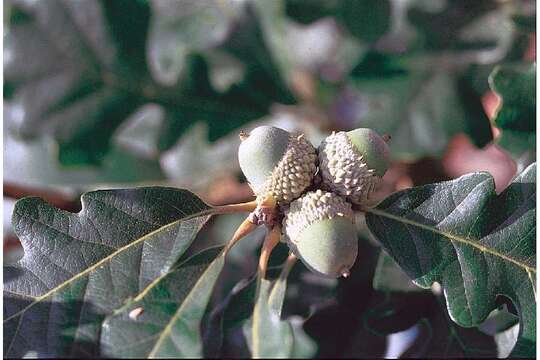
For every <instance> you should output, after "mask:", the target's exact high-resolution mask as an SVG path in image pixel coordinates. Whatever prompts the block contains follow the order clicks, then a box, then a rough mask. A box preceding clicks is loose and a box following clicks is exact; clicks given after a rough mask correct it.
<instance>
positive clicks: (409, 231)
mask: <svg viewBox="0 0 540 360" xmlns="http://www.w3.org/2000/svg"><path fill="white" fill-rule="evenodd" d="M535 177H536V163H535V164H533V165H531V166H529V167H528V168H527V169H526V170H525V171H524V172H522V173H521V174H520V175H519V176H518V177H516V179H515V180H514V181H513V183H512V184H510V185H509V187H508V188H507V189H506V190H505V191H503V192H502V193H501V194H500V195H498V196H497V195H496V193H495V185H494V181H493V178H492V177H491V176H490V175H489V174H487V173H474V174H470V175H465V176H463V177H461V178H459V179H456V180H452V181H447V182H442V183H438V184H431V185H425V186H421V187H417V188H413V189H409V190H404V191H400V192H397V193H395V194H393V195H391V196H389V197H388V198H387V199H385V200H384V201H383V202H381V203H380V204H379V205H378V206H377V207H375V208H373V209H367V210H366V211H367V216H366V222H367V224H368V227H369V229H370V230H371V231H372V232H373V233H374V234H375V236H376V237H377V238H378V239H379V241H380V242H381V244H382V245H383V247H384V249H385V250H386V251H387V252H388V254H389V255H390V256H392V257H393V258H394V260H396V262H397V263H398V264H399V265H400V266H401V268H402V269H403V270H404V271H405V272H406V273H407V275H409V276H410V277H411V278H412V279H414V281H415V283H416V284H418V285H420V286H423V287H428V286H430V285H431V284H432V283H433V282H435V281H437V282H439V283H440V284H441V286H442V288H443V289H444V293H445V295H446V302H447V307H448V311H449V313H450V317H451V318H452V320H454V321H455V322H456V323H458V324H459V325H461V326H465V327H470V326H477V325H479V324H480V323H481V322H483V321H484V320H485V319H486V318H487V316H488V315H489V314H490V312H491V311H492V310H493V309H494V308H495V307H496V297H497V295H499V294H501V295H504V296H506V297H508V298H509V299H510V300H511V301H512V302H513V304H514V305H515V307H516V308H517V309H518V312H519V317H520V323H521V328H520V336H519V340H518V343H517V344H516V347H515V348H514V351H513V354H514V355H516V356H518V355H524V356H527V355H531V354H534V351H535V350H534V349H535V341H536V319H535V315H534V314H535V312H536V296H535V283H536V282H535V277H536V261H535V254H536V249H535V234H536V225H535V215H536V182H535Z"/></svg>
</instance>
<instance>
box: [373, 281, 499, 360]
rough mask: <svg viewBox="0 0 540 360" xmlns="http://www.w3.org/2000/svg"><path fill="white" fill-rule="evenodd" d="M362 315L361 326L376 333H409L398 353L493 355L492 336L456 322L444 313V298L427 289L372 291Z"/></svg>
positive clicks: (455, 355)
mask: <svg viewBox="0 0 540 360" xmlns="http://www.w3.org/2000/svg"><path fill="white" fill-rule="evenodd" d="M363 317H364V327H365V328H366V329H367V330H368V331H369V332H370V333H372V334H375V335H377V336H387V335H391V334H397V333H399V332H403V331H407V332H408V333H409V334H408V336H407V338H409V339H410V342H409V343H408V344H407V341H406V340H405V344H404V345H403V346H404V349H403V351H404V352H403V353H402V354H401V355H399V356H400V357H405V358H433V357H435V358H440V357H467V358H468V357H485V356H494V355H495V344H494V339H493V337H492V336H488V335H486V334H484V333H482V332H480V331H479V330H478V329H475V328H462V327H460V326H458V325H456V324H455V323H454V322H453V321H452V320H451V319H450V318H449V317H448V314H447V313H446V309H445V306H444V300H443V299H441V298H440V297H438V296H435V295H433V294H432V293H431V292H427V291H426V292H423V293H394V292H393V293H384V294H376V296H375V297H374V298H372V300H371V306H370V307H369V309H368V310H367V311H366V313H365V314H364V316H363ZM389 341H390V339H389ZM390 342H392V341H390ZM390 348H392V346H390V347H389V349H390ZM389 349H388V350H389ZM387 354H388V353H387ZM387 356H388V355H387Z"/></svg>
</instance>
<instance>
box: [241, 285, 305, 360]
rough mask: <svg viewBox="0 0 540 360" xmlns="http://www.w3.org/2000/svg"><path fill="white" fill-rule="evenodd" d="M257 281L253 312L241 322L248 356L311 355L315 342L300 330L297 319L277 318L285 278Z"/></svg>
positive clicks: (279, 311) (282, 297)
mask: <svg viewBox="0 0 540 360" xmlns="http://www.w3.org/2000/svg"><path fill="white" fill-rule="evenodd" d="M258 281H259V284H258V289H257V297H256V299H257V300H256V302H255V306H254V308H253V315H252V317H251V318H250V319H249V320H248V321H247V322H246V323H245V325H244V334H245V336H246V342H247V344H248V346H249V348H250V351H251V354H252V357H254V358H261V357H262V358H269V357H285V358H287V357H295V356H298V357H302V358H304V357H307V358H309V357H312V356H313V355H314V353H315V351H316V348H315V344H314V343H313V341H312V340H311V339H310V338H309V337H308V336H307V335H306V334H305V333H304V331H303V329H302V327H301V324H300V323H301V321H300V323H299V322H298V319H297V320H292V319H287V320H281V319H280V318H281V310H282V307H283V301H284V299H285V291H286V289H287V280H286V277H284V276H280V277H279V278H278V279H277V280H276V281H271V280H267V279H258ZM293 323H296V324H295V325H293Z"/></svg>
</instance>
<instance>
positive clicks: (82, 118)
mask: <svg viewBox="0 0 540 360" xmlns="http://www.w3.org/2000/svg"><path fill="white" fill-rule="evenodd" d="M160 5H164V4H161V3H160ZM176 5H177V3H176V2H171V4H170V6H172V7H173V8H177V6H176ZM194 5H197V4H195V3H194ZM220 6H221V5H220ZM220 6H218V7H219V8H220V9H221V7H220ZM245 8H246V6H244V5H242V6H240V5H238V4H237V5H235V6H234V11H233V13H234V14H232V15H231V19H235V22H234V23H233V22H231V21H226V24H225V25H224V29H225V30H227V31H220V33H223V34H222V35H220V37H221V38H220V39H219V41H216V42H212V46H213V48H212V49H207V47H206V46H204V47H203V48H204V49H203V48H194V47H193V46H191V47H187V48H186V51H185V53H183V54H181V56H180V57H181V59H182V69H181V71H179V72H177V73H175V75H174V79H173V80H175V81H172V82H168V83H165V84H159V83H158V82H157V81H156V80H154V79H152V78H151V77H150V74H149V71H148V70H147V66H146V58H147V51H150V52H151V54H152V51H154V52H157V53H162V52H167V51H169V50H170V49H168V48H167V46H168V45H167V44H169V43H167V42H165V43H163V42H160V41H157V40H156V41H157V43H156V41H154V40H155V39H154V38H152V43H151V49H147V37H148V28H149V26H150V22H151V21H152V23H153V24H154V25H156V24H158V25H156V26H158V27H159V26H161V25H163V24H164V23H165V25H163V26H166V27H167V26H169V25H170V24H176V25H181V24H180V23H182V21H184V20H186V16H185V15H186V14H185V12H182V11H183V10H185V9H184V8H183V7H180V8H179V10H180V11H179V12H170V11H169V12H167V11H155V14H152V17H151V16H150V15H151V14H150V7H149V5H148V3H147V1H142V0H141V1H139V0H136V1H129V0H128V1H125V0H119V1H101V2H100V1H98V0H88V1H84V2H64V1H61V0H51V1H43V2H41V1H40V2H35V3H31V4H30V3H28V4H26V5H25V7H24V11H25V13H28V15H29V16H28V17H29V19H28V21H24V22H16V23H14V24H12V26H11V27H10V31H9V33H8V35H7V37H6V49H7V51H8V53H9V57H8V58H7V60H6V62H5V72H6V84H7V85H8V86H7V89H8V90H9V91H8V92H7V94H6V95H10V97H11V99H12V101H13V108H12V109H13V114H16V116H15V115H14V116H10V117H8V119H9V122H8V123H7V124H8V126H9V127H10V128H12V129H14V130H16V131H17V133H18V134H20V135H22V136H24V137H26V138H29V137H41V136H43V135H44V134H53V135H54V138H55V140H56V141H57V142H58V143H59V151H58V156H59V159H60V161H61V163H62V164H66V165H74V164H83V165H88V164H91V165H101V164H102V162H103V160H104V159H105V157H106V154H107V153H108V152H109V151H110V149H111V144H110V143H111V137H112V136H113V134H114V133H115V132H116V130H117V129H118V127H119V126H120V125H121V124H122V123H123V122H124V120H126V118H127V117H128V116H129V115H130V114H131V113H133V112H134V111H135V110H137V108H138V107H140V106H142V105H144V104H148V103H156V104H158V105H159V106H161V107H163V108H164V110H165V114H166V116H165V119H164V121H163V124H162V129H161V131H160V134H159V139H158V149H159V150H160V151H165V150H168V149H170V148H171V147H172V146H173V145H174V144H175V143H176V141H177V140H178V138H179V137H180V135H181V134H182V133H183V132H184V131H186V130H187V129H188V128H189V127H191V126H192V125H193V124H195V123H197V122H206V123H208V124H209V125H210V126H209V127H208V128H209V133H208V136H209V140H210V141H215V140H216V139H218V138H220V137H222V136H223V135H225V134H227V133H229V132H231V131H232V130H234V129H236V128H238V127H239V126H241V125H243V124H245V123H246V122H248V121H250V120H254V119H257V118H259V117H262V116H264V115H266V114H268V111H269V108H270V106H271V105H272V104H273V103H274V102H281V103H287V104H290V103H293V102H294V101H295V100H294V97H293V96H292V95H291V93H290V91H289V90H288V88H287V86H286V84H285V83H284V81H283V79H282V78H281V74H280V72H279V69H278V68H277V67H276V66H275V65H274V61H273V60H272V54H271V53H270V52H269V51H268V49H267V46H266V44H265V39H264V36H263V35H262V31H261V29H260V24H259V23H258V21H259V20H258V18H257V16H255V14H254V13H253V12H252V11H251V10H245ZM207 9H209V8H207ZM221 10H223V11H224V12H226V13H229V11H230V10H231V9H228V8H223V9H221ZM221 10H220V11H221ZM244 10H245V11H244ZM203 13H204V12H203ZM88 14H92V17H91V18H92V21H88V20H87V16H88ZM212 14H214V13H212ZM203 15H204V14H203ZM203 15H201V16H203ZM214 15H215V14H214ZM214 15H212V16H214ZM203 17H204V16H203ZM237 17H238V19H237ZM187 19H189V20H190V21H191V20H193V21H194V23H191V24H192V25H193V24H195V25H200V24H199V22H198V21H197V20H195V19H194V18H193V19H192V18H190V17H188V18H187ZM214 19H215V20H216V18H214ZM159 24H161V25H159ZM171 26H172V25H171ZM162 30H163V29H162ZM169 30H171V31H172V32H173V33H178V31H177V30H174V29H169ZM222 30H223V29H222ZM200 34H206V30H204V29H203V30H201V31H200ZM162 35H163V34H162ZM163 36H165V35H163ZM167 36H170V34H169V35H167ZM225 37H226V38H225ZM188 38H189V36H188ZM191 40H192V41H197V40H196V39H191ZM192 45H193V44H192ZM218 45H219V47H220V48H219V49H216V47H217V46H218ZM209 46H210V45H208V47H209ZM173 50H174V49H173ZM207 50H208V51H210V50H212V51H216V52H222V53H226V54H227V56H229V57H234V58H235V59H236V60H239V61H240V62H242V63H241V64H240V65H241V66H243V67H245V71H244V72H243V73H242V74H243V76H241V77H240V78H238V79H235V80H234V83H233V84H232V85H231V86H230V87H229V88H228V89H226V90H223V92H220V91H217V90H216V89H215V88H214V87H215V84H212V83H211V81H210V77H209V71H210V69H209V67H208V64H207V60H206V58H207V57H208V56H210V55H209V54H210V52H207V53H205V51H207ZM194 51H199V52H198V53H196V52H194ZM149 57H150V58H152V56H149ZM244 63H245V64H244ZM157 80H160V79H159V78H158V79H157ZM176 80H178V81H176Z"/></svg>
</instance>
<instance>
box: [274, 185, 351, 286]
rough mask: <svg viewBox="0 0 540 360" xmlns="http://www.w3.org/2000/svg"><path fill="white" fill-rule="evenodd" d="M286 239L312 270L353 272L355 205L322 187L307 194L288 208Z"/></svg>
mask: <svg viewBox="0 0 540 360" xmlns="http://www.w3.org/2000/svg"><path fill="white" fill-rule="evenodd" d="M283 231H284V235H285V236H284V238H285V240H286V241H287V243H288V245H289V247H290V248H291V250H292V251H293V252H294V254H295V255H296V256H297V257H298V258H300V259H301V260H302V262H303V263H304V264H305V265H306V266H307V267H308V268H309V269H310V270H312V271H314V272H316V273H319V274H322V275H325V276H329V277H339V276H344V275H347V274H348V273H349V269H350V268H351V267H352V265H353V264H354V261H355V260H356V256H357V253H358V240H357V236H356V228H355V226H354V213H353V211H352V209H351V205H350V204H348V203H347V202H345V200H343V199H342V198H341V197H339V196H338V195H336V194H333V193H330V192H325V191H321V190H317V191H312V192H308V193H306V194H304V195H303V196H302V197H301V198H299V199H297V200H295V201H293V202H292V203H291V204H290V207H289V209H287V210H286V211H285V218H284V220H283Z"/></svg>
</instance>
